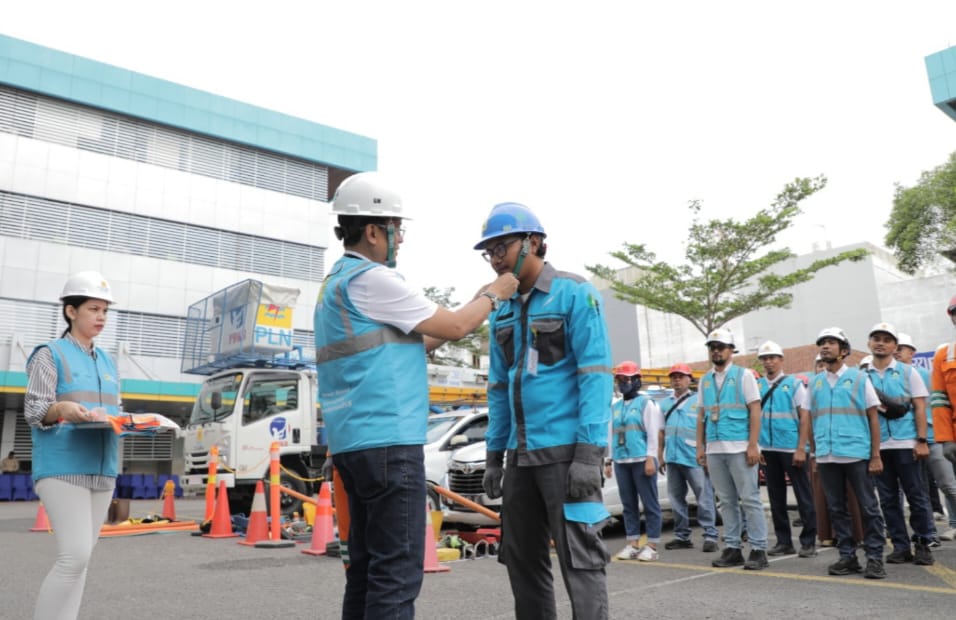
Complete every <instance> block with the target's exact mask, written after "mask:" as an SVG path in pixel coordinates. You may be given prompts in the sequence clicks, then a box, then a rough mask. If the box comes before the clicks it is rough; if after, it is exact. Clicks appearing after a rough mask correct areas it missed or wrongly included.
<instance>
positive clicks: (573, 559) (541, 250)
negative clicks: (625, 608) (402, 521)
mask: <svg viewBox="0 0 956 620" xmlns="http://www.w3.org/2000/svg"><path fill="white" fill-rule="evenodd" d="M544 239H545V232H544V228H543V227H542V226H541V222H540V221H539V220H538V218H537V216H535V214H534V213H532V212H531V210H530V209H528V208H527V207H525V206H524V205H520V204H517V203H503V204H499V205H496V206H495V207H494V208H493V209H492V210H491V213H490V214H489V215H488V218H487V220H486V221H485V225H484V228H483V229H482V236H481V240H480V241H479V242H478V243H477V245H475V249H476V250H482V256H483V257H484V258H485V260H487V261H488V262H489V263H490V264H491V266H492V268H493V269H494V270H495V272H496V273H498V274H499V276H500V275H504V274H508V273H513V274H514V275H515V276H517V278H518V280H519V282H520V283H519V285H518V293H519V294H518V295H516V296H515V297H513V298H508V299H501V300H499V303H498V307H497V308H496V309H495V310H494V311H492V314H491V316H490V317H489V321H490V324H491V332H490V335H491V345H490V354H491V368H490V370H489V376H488V405H489V408H490V411H489V421H488V432H487V435H486V439H487V443H488V455H487V462H486V470H485V476H484V480H483V486H484V490H485V493H486V494H487V495H488V496H489V497H490V498H496V497H502V519H501V525H502V539H501V548H500V550H499V556H498V561H499V562H501V563H502V564H504V565H505V566H507V568H508V577H509V579H510V581H511V591H512V593H513V594H514V598H515V617H517V618H519V619H523V618H553V617H556V615H557V612H556V607H555V600H554V585H553V577H552V574H551V568H550V567H551V560H550V552H551V549H550V541H551V540H552V539H553V540H554V547H555V551H556V553H557V556H558V562H559V563H560V565H561V573H562V576H563V577H564V583H565V586H566V587H567V590H568V598H569V599H570V601H571V607H572V610H573V616H574V617H575V618H589V619H590V618H594V619H600V618H607V617H608V599H607V584H606V574H605V566H606V564H607V562H608V560H609V559H610V554H609V553H608V550H607V547H605V545H604V542H603V540H602V539H601V536H600V532H601V528H602V527H603V526H604V524H605V523H606V522H607V520H608V519H609V517H610V515H609V514H608V512H607V510H606V509H605V507H604V503H603V500H602V496H601V482H602V477H601V466H602V463H603V461H604V457H605V454H606V451H607V444H608V436H609V422H610V417H611V415H610V414H611V397H612V375H611V350H610V345H609V342H608V337H607V327H606V325H605V322H604V316H603V313H602V303H601V297H600V295H599V294H598V293H597V291H596V290H595V289H594V287H593V286H592V285H591V284H589V283H588V282H587V281H585V280H584V279H583V278H581V277H579V276H576V275H574V274H570V273H566V272H562V271H558V270H557V269H555V268H554V267H553V266H552V265H551V264H550V263H547V262H545V260H544V257H545V252H546V247H547V246H546V245H545V243H544ZM506 452H507V457H508V463H507V465H508V466H507V467H506V468H505V467H504V461H505V453H506Z"/></svg>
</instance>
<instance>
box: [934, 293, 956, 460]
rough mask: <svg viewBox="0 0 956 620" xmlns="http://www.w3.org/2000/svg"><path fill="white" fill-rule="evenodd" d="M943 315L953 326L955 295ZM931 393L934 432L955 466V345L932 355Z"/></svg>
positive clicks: (947, 456) (955, 316)
mask: <svg viewBox="0 0 956 620" xmlns="http://www.w3.org/2000/svg"><path fill="white" fill-rule="evenodd" d="M946 315H947V316H948V317H949V320H950V321H952V323H953V325H954V326H956V295H954V296H953V298H952V299H950V300H949V305H948V306H946ZM931 382H932V388H931V389H932V391H931V393H930V398H929V404H930V406H931V407H932V408H933V433H934V434H935V436H936V442H937V443H939V444H942V446H943V456H945V457H946V458H947V459H949V460H950V461H951V462H952V463H954V464H956V416H954V415H953V403H954V402H956V342H951V343H949V344H948V345H946V344H944V345H942V346H941V347H939V348H938V349H936V355H934V356H933V376H932V379H931Z"/></svg>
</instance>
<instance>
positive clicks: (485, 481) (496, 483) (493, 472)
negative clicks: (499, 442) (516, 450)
mask: <svg viewBox="0 0 956 620" xmlns="http://www.w3.org/2000/svg"><path fill="white" fill-rule="evenodd" d="M504 463H505V453H504V452H491V451H489V452H488V454H486V455H485V476H484V477H483V478H482V479H481V487H482V488H483V489H484V490H485V495H487V496H488V499H498V498H499V497H501V480H502V478H504V477H505V468H504Z"/></svg>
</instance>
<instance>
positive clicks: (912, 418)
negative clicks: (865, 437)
mask: <svg viewBox="0 0 956 620" xmlns="http://www.w3.org/2000/svg"><path fill="white" fill-rule="evenodd" d="M912 372H913V367H912V366H910V365H909V364H904V363H902V362H895V363H894V364H892V365H891V366H889V367H887V368H886V370H884V371H883V376H882V377H881V376H880V374H879V373H878V372H877V371H876V369H875V368H869V369H867V373H868V374H869V376H870V382H871V383H872V384H873V387H875V388H877V389H879V390H880V391H882V392H883V393H884V394H886V395H887V396H892V397H894V398H907V399H908V398H910V397H911V395H910V376H911V373H912ZM878 417H879V420H880V442H884V441H889V440H890V439H916V413H915V412H914V411H913V405H912V403H910V408H909V411H907V412H906V415H904V416H903V417H901V418H896V419H895V420H890V419H888V418H885V417H883V416H878Z"/></svg>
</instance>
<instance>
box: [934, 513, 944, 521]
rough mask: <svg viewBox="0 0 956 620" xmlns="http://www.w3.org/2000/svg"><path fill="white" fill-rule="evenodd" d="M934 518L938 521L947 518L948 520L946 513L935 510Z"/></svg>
mask: <svg viewBox="0 0 956 620" xmlns="http://www.w3.org/2000/svg"><path fill="white" fill-rule="evenodd" d="M933 519H935V520H936V521H945V520H946V515H944V514H943V513H941V512H934V513H933Z"/></svg>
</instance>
